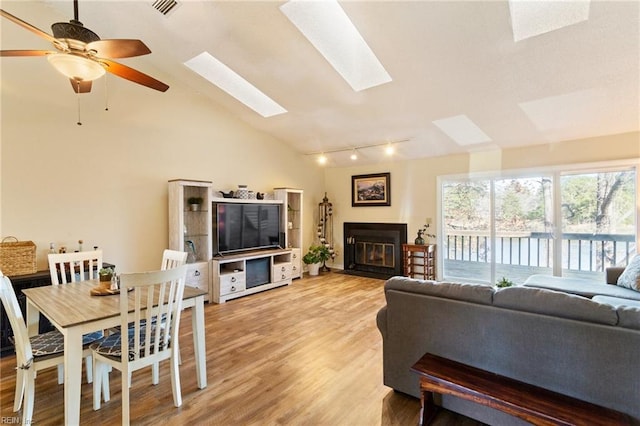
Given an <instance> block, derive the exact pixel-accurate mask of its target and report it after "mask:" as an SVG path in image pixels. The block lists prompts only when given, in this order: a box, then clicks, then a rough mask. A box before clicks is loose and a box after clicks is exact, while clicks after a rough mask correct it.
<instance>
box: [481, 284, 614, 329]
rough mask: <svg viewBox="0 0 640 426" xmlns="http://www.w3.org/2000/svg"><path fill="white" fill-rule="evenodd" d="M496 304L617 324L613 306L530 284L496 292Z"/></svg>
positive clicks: (588, 320)
mask: <svg viewBox="0 0 640 426" xmlns="http://www.w3.org/2000/svg"><path fill="white" fill-rule="evenodd" d="M493 305H494V306H499V307H503V308H508V309H516V310H520V311H525V312H531V313H536V314H543V315H553V316H557V317H561V318H568V319H575V320H580V321H587V322H593V323H597V324H606V325H616V324H617V323H618V316H617V315H616V311H615V309H614V308H613V306H609V305H604V304H600V303H597V302H594V301H592V300H591V299H588V298H586V297H582V296H577V295H574V294H569V293H564V292H559V291H553V290H545V289H538V288H530V287H521V286H516V287H507V288H503V289H500V290H498V291H496V292H495V294H494V295H493Z"/></svg>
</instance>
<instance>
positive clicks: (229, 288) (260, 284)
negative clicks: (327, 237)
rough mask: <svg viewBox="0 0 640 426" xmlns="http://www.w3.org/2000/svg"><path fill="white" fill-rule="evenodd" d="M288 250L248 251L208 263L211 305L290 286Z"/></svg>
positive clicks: (218, 258) (221, 257) (217, 258)
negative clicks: (210, 280)
mask: <svg viewBox="0 0 640 426" xmlns="http://www.w3.org/2000/svg"><path fill="white" fill-rule="evenodd" d="M291 260H292V259H291V249H269V250H257V251H248V252H242V253H237V254H228V255H224V256H218V257H215V258H213V259H212V260H211V275H212V284H213V302H214V303H224V302H226V301H227V300H231V299H235V298H238V297H242V296H247V295H249V294H254V293H258V292H260V291H264V290H269V289H272V288H275V287H280V286H284V285H289V284H291V266H292V263H291Z"/></svg>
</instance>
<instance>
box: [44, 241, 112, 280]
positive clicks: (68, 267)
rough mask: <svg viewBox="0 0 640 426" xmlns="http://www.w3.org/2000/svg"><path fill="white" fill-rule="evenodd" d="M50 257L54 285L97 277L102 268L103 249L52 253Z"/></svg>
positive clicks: (50, 269) (50, 271)
mask: <svg viewBox="0 0 640 426" xmlns="http://www.w3.org/2000/svg"><path fill="white" fill-rule="evenodd" d="M48 257H49V274H50V275H51V284H54V285H57V284H67V283H69V282H72V283H75V282H78V281H85V280H91V279H95V278H97V275H98V272H99V271H100V269H102V250H92V251H78V252H73V253H51V254H49V255H48ZM81 265H82V267H81Z"/></svg>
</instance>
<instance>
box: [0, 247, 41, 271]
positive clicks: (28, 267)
mask: <svg viewBox="0 0 640 426" xmlns="http://www.w3.org/2000/svg"><path fill="white" fill-rule="evenodd" d="M10 238H12V239H14V240H15V241H9V242H7V241H6V240H8V239H10ZM37 270H38V269H37V266H36V245H35V244H34V243H33V241H18V239H17V238H16V237H6V238H3V239H2V242H0V271H2V273H3V274H4V275H7V276H12V275H24V274H34V273H35V272H37Z"/></svg>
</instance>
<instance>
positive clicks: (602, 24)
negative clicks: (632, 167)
mask: <svg viewBox="0 0 640 426" xmlns="http://www.w3.org/2000/svg"><path fill="white" fill-rule="evenodd" d="M152 3H153V1H152V0H147V1H123V2H118V1H91V0H85V1H82V0H81V1H80V5H79V10H80V21H82V22H83V23H84V25H85V26H86V27H88V28H90V29H91V30H93V31H94V32H96V33H97V34H99V35H100V37H101V38H104V39H107V38H139V39H141V40H143V41H144V42H145V43H146V44H147V45H148V46H149V48H150V49H151V50H152V52H153V53H152V54H150V55H147V56H143V57H138V58H130V59H123V60H121V61H120V62H122V63H124V64H126V65H129V66H131V67H134V68H136V69H139V70H140V71H143V72H145V73H148V74H150V75H152V76H154V77H156V78H158V79H159V80H162V81H164V82H165V83H167V84H169V85H170V86H178V85H183V86H186V87H189V88H190V89H191V90H193V91H194V92H197V93H199V94H201V95H202V96H205V97H207V98H210V99H211V102H214V103H216V104H219V105H222V106H223V107H224V108H226V109H228V110H229V111H230V112H231V113H233V114H234V115H236V116H237V117H239V118H240V119H241V120H243V121H245V122H246V123H248V124H250V125H251V126H253V127H255V128H257V129H260V130H262V131H264V132H266V133H269V134H272V135H273V136H275V137H277V138H279V139H281V140H283V141H284V142H286V143H288V144H290V145H291V146H292V147H293V149H295V150H296V151H298V152H300V153H310V152H322V151H331V150H336V149H342V148H350V147H354V146H366V145H380V144H383V143H385V142H389V141H391V142H393V141H400V140H408V141H407V142H403V143H400V144H398V145H397V146H396V151H397V153H396V155H397V157H398V158H402V159H405V158H418V157H426V156H440V155H445V154H453V153H463V152H468V151H473V150H480V149H490V148H509V147H514V146H520V145H532V144H539V143H549V142H556V141H561V140H567V139H576V138H584V137H591V136H599V135H606V134H615V133H623V132H630V131H638V130H640V2H639V1H596V2H591V5H590V10H589V19H588V20H586V21H583V22H579V23H576V24H573V25H570V26H568V27H564V28H560V29H557V30H554V31H551V32H548V33H546V34H542V35H538V36H535V37H531V38H526V39H524V40H522V41H519V42H517V43H516V42H514V37H513V32H512V29H511V23H510V19H511V18H510V11H509V4H508V3H507V2H505V1H469V2H458V1H407V2H405V1H384V2H383V1H357V2H341V5H342V7H343V9H344V10H345V12H346V13H347V15H348V16H349V17H350V18H351V20H352V21H353V23H354V24H355V26H356V27H357V28H358V30H359V31H360V33H361V34H362V36H363V37H364V39H365V40H366V41H367V43H368V44H369V46H370V47H371V49H372V50H373V52H374V53H375V54H376V55H377V56H378V58H379V59H380V61H381V62H382V64H383V65H384V67H385V68H386V70H387V71H388V73H389V74H390V75H391V78H392V79H393V81H391V82H390V83H386V84H383V85H380V86H377V87H373V88H370V89H367V90H364V91H361V92H355V91H354V90H353V89H352V88H351V87H350V86H349V85H348V84H347V82H346V81H344V80H343V79H342V78H341V77H340V76H339V75H338V74H337V73H336V72H335V70H334V69H333V67H332V66H331V65H330V64H329V63H328V62H327V61H325V59H324V58H323V57H322V56H321V55H320V54H319V53H318V51H317V50H316V49H315V48H314V47H313V46H312V45H311V44H310V43H309V42H308V41H307V40H306V39H305V38H304V37H303V36H302V34H301V33H300V32H299V31H298V30H297V29H296V28H295V26H294V25H293V24H292V23H291V22H290V21H289V20H288V19H287V18H286V16H285V15H284V14H283V13H282V12H281V11H280V9H279V6H280V5H281V4H283V2H279V1H278V2H277V1H257V2H247V1H182V2H181V3H180V5H179V7H178V8H176V9H175V10H174V11H173V12H171V13H170V14H169V15H168V16H163V15H161V14H160V13H159V12H157V11H156V10H154V9H153V8H152V6H151V4H152ZM1 4H2V8H3V9H5V10H6V11H8V12H10V13H12V14H14V15H16V16H18V17H20V18H22V19H23V20H25V21H27V22H29V23H31V24H33V25H35V26H37V27H39V28H40V29H42V30H44V31H46V32H48V33H51V31H50V25H51V24H52V23H53V22H58V21H68V20H69V19H71V18H72V17H73V5H72V1H71V0H68V1H50V0H46V1H33V2H27V1H19V2H18V1H2V2H1ZM0 25H2V36H3V37H2V40H1V42H0V46H1V48H2V49H47V48H48V47H49V44H48V42H47V41H45V40H43V39H40V38H39V37H37V36H35V35H33V34H31V33H29V32H28V31H25V30H24V29H21V28H20V27H18V26H17V25H15V24H13V23H11V22H9V21H7V20H6V19H3V21H2V22H1V23H0ZM203 51H208V52H209V53H211V54H212V55H213V56H215V57H217V58H218V59H219V60H220V61H222V62H223V63H224V64H226V65H227V66H229V67H230V68H232V69H233V70H234V71H236V72H237V73H238V74H240V75H241V76H242V77H244V78H245V79H247V80H248V81H250V82H252V83H253V84H254V85H255V86H257V87H258V88H260V89H261V90H262V91H263V92H265V93H266V94H267V95H268V96H270V97H271V98H273V99H274V100H275V101H276V102H277V103H279V104H280V105H282V106H283V107H284V108H285V109H287V110H288V112H287V113H286V114H281V115H277V116H273V117H270V118H263V117H262V116H260V115H258V114H257V113H255V112H254V111H252V110H250V109H249V108H247V107H246V106H244V105H243V104H241V103H240V102H238V101H237V100H235V99H234V98H232V97H230V96H229V95H228V94H227V93H226V92H224V91H222V90H221V89H219V88H217V87H215V86H212V85H211V84H210V83H208V82H207V81H206V80H204V79H203V78H202V77H200V76H199V75H197V74H195V73H194V72H192V71H191V70H189V69H188V68H187V67H186V66H185V65H184V64H183V63H184V62H185V61H187V60H188V59H190V58H192V57H194V56H196V55H198V54H200V53H202V52H203ZM11 61H14V62H11ZM25 61H28V62H25ZM18 63H19V64H20V65H19V66H20V70H21V72H20V74H19V75H18V74H15V73H11V74H9V73H7V75H10V76H11V78H12V81H6V78H7V77H4V76H3V77H2V85H3V86H5V87H6V85H9V84H10V85H12V86H15V87H16V88H17V89H16V90H29V87H30V80H29V79H30V78H34V77H32V76H31V73H42V72H43V70H44V69H45V68H46V67H49V65H48V64H47V61H46V60H44V59H43V58H26V59H25V58H3V59H2V62H1V64H2V68H3V70H5V69H6V67H10V66H15V67H17V66H18V65H17V64H18ZM45 72H46V71H45ZM53 72H54V71H53V70H51V73H53ZM3 75H4V73H3ZM23 77H24V81H13V80H14V79H18V80H21V79H22V78H23ZM35 78H38V77H35ZM55 81H56V83H52V84H58V83H57V81H60V83H59V84H66V85H67V86H68V90H69V91H71V87H70V86H69V84H68V83H66V82H64V80H55ZM127 84H132V83H128V82H127ZM145 90H150V89H145ZM169 90H171V89H169ZM34 96H35V95H34ZM37 96H46V93H39V94H38V95H37ZM26 99H31V97H26ZM456 116H463V117H462V118H465V117H466V119H468V120H470V121H471V122H472V124H475V125H476V126H478V127H479V128H480V130H481V132H484V134H486V136H488V138H489V139H490V141H489V142H482V143H479V144H471V145H469V144H464V143H458V142H456V141H454V140H453V139H452V138H450V137H449V136H447V135H446V134H445V133H444V132H443V130H442V128H441V127H439V126H437V125H436V124H434V123H433V122H434V121H440V120H445V119H449V118H452V117H456ZM480 140H484V139H480ZM639 143H640V142H639ZM349 155H350V152H348V151H347V152H344V153H336V154H331V155H330V157H329V160H330V161H329V165H334V166H341V165H349V164H351V163H352V161H351V160H350V159H349ZM382 156H383V154H382V147H377V148H369V149H364V150H360V151H359V157H360V158H359V160H358V161H359V162H369V163H371V162H377V161H383V160H382V158H381V157H382ZM384 161H386V160H384Z"/></svg>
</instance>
